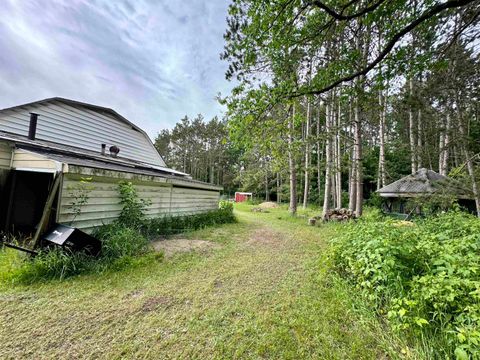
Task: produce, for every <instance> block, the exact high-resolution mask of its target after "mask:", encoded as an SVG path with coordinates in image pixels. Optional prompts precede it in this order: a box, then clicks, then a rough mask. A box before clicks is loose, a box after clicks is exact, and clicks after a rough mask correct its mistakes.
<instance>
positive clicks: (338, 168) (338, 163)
mask: <svg viewBox="0 0 480 360" xmlns="http://www.w3.org/2000/svg"><path fill="white" fill-rule="evenodd" d="M341 122H342V107H341V103H340V97H339V98H338V116H337V133H336V149H335V176H336V179H335V185H336V190H335V193H336V195H337V201H336V207H337V208H339V209H340V208H341V207H342V154H341V151H342V149H341V144H340V129H341Z"/></svg>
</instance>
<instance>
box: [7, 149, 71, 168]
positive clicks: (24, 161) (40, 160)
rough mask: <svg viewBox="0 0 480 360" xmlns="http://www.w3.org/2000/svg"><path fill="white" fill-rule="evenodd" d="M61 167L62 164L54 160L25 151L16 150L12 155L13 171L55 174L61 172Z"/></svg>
mask: <svg viewBox="0 0 480 360" xmlns="http://www.w3.org/2000/svg"><path fill="white" fill-rule="evenodd" d="M61 166H62V164H60V163H58V162H56V161H54V160H50V159H48V158H46V157H44V156H41V155H38V154H35V153H32V152H29V151H26V150H21V149H16V150H15V153H14V155H13V163H12V167H13V168H14V169H20V170H21V169H24V170H25V169H28V170H38V171H45V172H55V171H59V170H61Z"/></svg>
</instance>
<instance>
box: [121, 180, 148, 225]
mask: <svg viewBox="0 0 480 360" xmlns="http://www.w3.org/2000/svg"><path fill="white" fill-rule="evenodd" d="M118 192H119V195H120V204H122V211H121V212H120V216H119V217H118V219H117V223H119V224H120V225H122V226H124V227H127V228H132V229H140V228H142V227H143V226H145V222H146V217H145V210H146V208H147V207H148V206H149V205H150V204H151V203H150V202H149V201H147V200H144V199H140V197H139V196H138V194H137V190H136V189H135V186H134V185H133V184H132V183H131V182H128V181H121V182H120V183H119V184H118Z"/></svg>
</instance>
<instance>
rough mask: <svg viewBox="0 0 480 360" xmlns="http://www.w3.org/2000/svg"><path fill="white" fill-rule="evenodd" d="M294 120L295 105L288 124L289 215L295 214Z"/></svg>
mask: <svg viewBox="0 0 480 360" xmlns="http://www.w3.org/2000/svg"><path fill="white" fill-rule="evenodd" d="M294 119H295V105H293V110H292V116H291V117H290V121H289V122H288V169H289V172H290V207H289V209H288V210H289V211H290V214H292V215H295V214H296V213H297V169H296V166H295V155H294V153H293V151H294V150H293V131H294Z"/></svg>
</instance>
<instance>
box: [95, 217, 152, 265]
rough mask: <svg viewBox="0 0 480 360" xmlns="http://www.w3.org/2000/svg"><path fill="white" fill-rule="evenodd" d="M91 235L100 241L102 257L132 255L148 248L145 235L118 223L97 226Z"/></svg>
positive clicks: (112, 257)
mask: <svg viewBox="0 0 480 360" xmlns="http://www.w3.org/2000/svg"><path fill="white" fill-rule="evenodd" d="M93 236H94V237H96V238H97V239H99V240H100V241H101V242H102V253H101V256H102V258H104V259H117V258H121V257H123V256H134V255H138V254H142V253H145V252H146V251H147V250H148V240H147V239H146V238H145V236H143V235H142V234H141V233H140V232H139V231H138V230H136V229H132V228H128V227H125V226H122V225H120V224H118V223H113V224H111V225H104V226H102V227H100V228H98V229H97V230H96V231H94V233H93Z"/></svg>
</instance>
